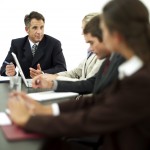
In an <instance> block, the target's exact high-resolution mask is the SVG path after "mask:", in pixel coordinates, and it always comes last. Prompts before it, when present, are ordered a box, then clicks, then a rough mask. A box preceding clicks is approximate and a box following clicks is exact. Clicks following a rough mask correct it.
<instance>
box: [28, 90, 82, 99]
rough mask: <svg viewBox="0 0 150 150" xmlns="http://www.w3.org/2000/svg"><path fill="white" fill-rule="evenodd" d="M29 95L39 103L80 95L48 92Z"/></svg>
mask: <svg viewBox="0 0 150 150" xmlns="http://www.w3.org/2000/svg"><path fill="white" fill-rule="evenodd" d="M28 95H29V96H30V97H32V98H33V99H35V100H37V101H45V100H55V99H60V98H69V97H75V96H77V95H79V94H78V93H74V92H53V91H46V92H38V93H29V94H28Z"/></svg>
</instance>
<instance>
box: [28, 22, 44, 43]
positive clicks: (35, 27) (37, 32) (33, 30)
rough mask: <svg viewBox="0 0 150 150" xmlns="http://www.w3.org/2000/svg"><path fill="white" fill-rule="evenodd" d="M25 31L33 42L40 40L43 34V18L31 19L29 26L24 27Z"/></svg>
mask: <svg viewBox="0 0 150 150" xmlns="http://www.w3.org/2000/svg"><path fill="white" fill-rule="evenodd" d="M25 29H26V32H27V33H28V35H29V39H30V40H31V41H32V42H33V43H37V42H40V41H41V40H42V38H43V36H44V22H43V20H36V19H32V20H31V22H30V26H29V27H26V28H25Z"/></svg>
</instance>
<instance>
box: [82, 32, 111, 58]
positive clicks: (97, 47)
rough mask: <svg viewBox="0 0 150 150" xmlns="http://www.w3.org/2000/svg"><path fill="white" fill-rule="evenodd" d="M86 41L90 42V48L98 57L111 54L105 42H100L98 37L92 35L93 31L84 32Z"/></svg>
mask: <svg viewBox="0 0 150 150" xmlns="http://www.w3.org/2000/svg"><path fill="white" fill-rule="evenodd" d="M84 38H85V41H86V43H89V44H90V50H91V51H92V52H94V53H95V54H96V55H97V57H98V59H103V58H105V57H107V56H108V55H110V52H109V51H108V50H107V49H106V47H105V45H104V43H103V42H100V41H99V40H98V38H97V37H94V36H92V35H91V33H87V34H84Z"/></svg>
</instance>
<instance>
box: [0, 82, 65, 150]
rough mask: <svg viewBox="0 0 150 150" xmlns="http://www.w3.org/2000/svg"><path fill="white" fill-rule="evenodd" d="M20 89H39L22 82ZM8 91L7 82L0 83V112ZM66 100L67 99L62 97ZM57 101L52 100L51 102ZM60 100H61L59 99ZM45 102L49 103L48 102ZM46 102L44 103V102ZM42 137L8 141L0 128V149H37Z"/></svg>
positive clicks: (5, 106) (33, 90)
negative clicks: (28, 86)
mask: <svg viewBox="0 0 150 150" xmlns="http://www.w3.org/2000/svg"><path fill="white" fill-rule="evenodd" d="M22 91H25V92H27V93H32V92H39V91H41V89H33V88H27V87H26V86H25V85H24V84H23V83H22ZM9 93H10V88H9V82H5V83H0V112H4V111H5V110H6V108H7V102H8V96H9ZM64 100H67V99H64ZM56 101H57V102H59V100H54V101H52V102H56ZM61 101H63V100H62V99H61ZM47 103H51V102H48V101H47ZM45 104H46V103H45ZM43 142H44V139H29V140H20V141H8V140H7V139H6V138H5V136H4V134H3V132H2V129H1V128H0V150H39V149H40V147H41V146H42V143H43Z"/></svg>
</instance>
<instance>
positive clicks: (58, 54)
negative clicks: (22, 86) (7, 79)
mask: <svg viewBox="0 0 150 150" xmlns="http://www.w3.org/2000/svg"><path fill="white" fill-rule="evenodd" d="M11 52H14V53H15V54H16V55H17V58H18V60H19V62H20V65H21V67H22V70H23V72H24V74H25V77H26V78H30V73H29V68H30V67H32V68H35V69H36V67H37V64H38V63H39V64H40V65H41V68H42V71H43V72H45V73H52V74H53V73H58V72H60V71H65V70H66V63H65V58H64V55H63V53H62V49H61V43H60V41H58V40H57V39H55V38H53V37H51V36H48V35H44V37H43V39H42V41H41V42H40V43H39V45H38V48H37V51H36V53H35V56H34V57H33V56H32V52H31V47H30V43H29V40H28V36H26V37H23V38H19V39H14V40H12V42H11V47H10V51H9V52H8V55H7V57H6V59H5V60H6V61H7V62H13V63H14V64H15V62H14V60H13V57H12V55H11ZM5 68H6V64H5V63H3V65H2V67H1V75H6V74H5Z"/></svg>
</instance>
